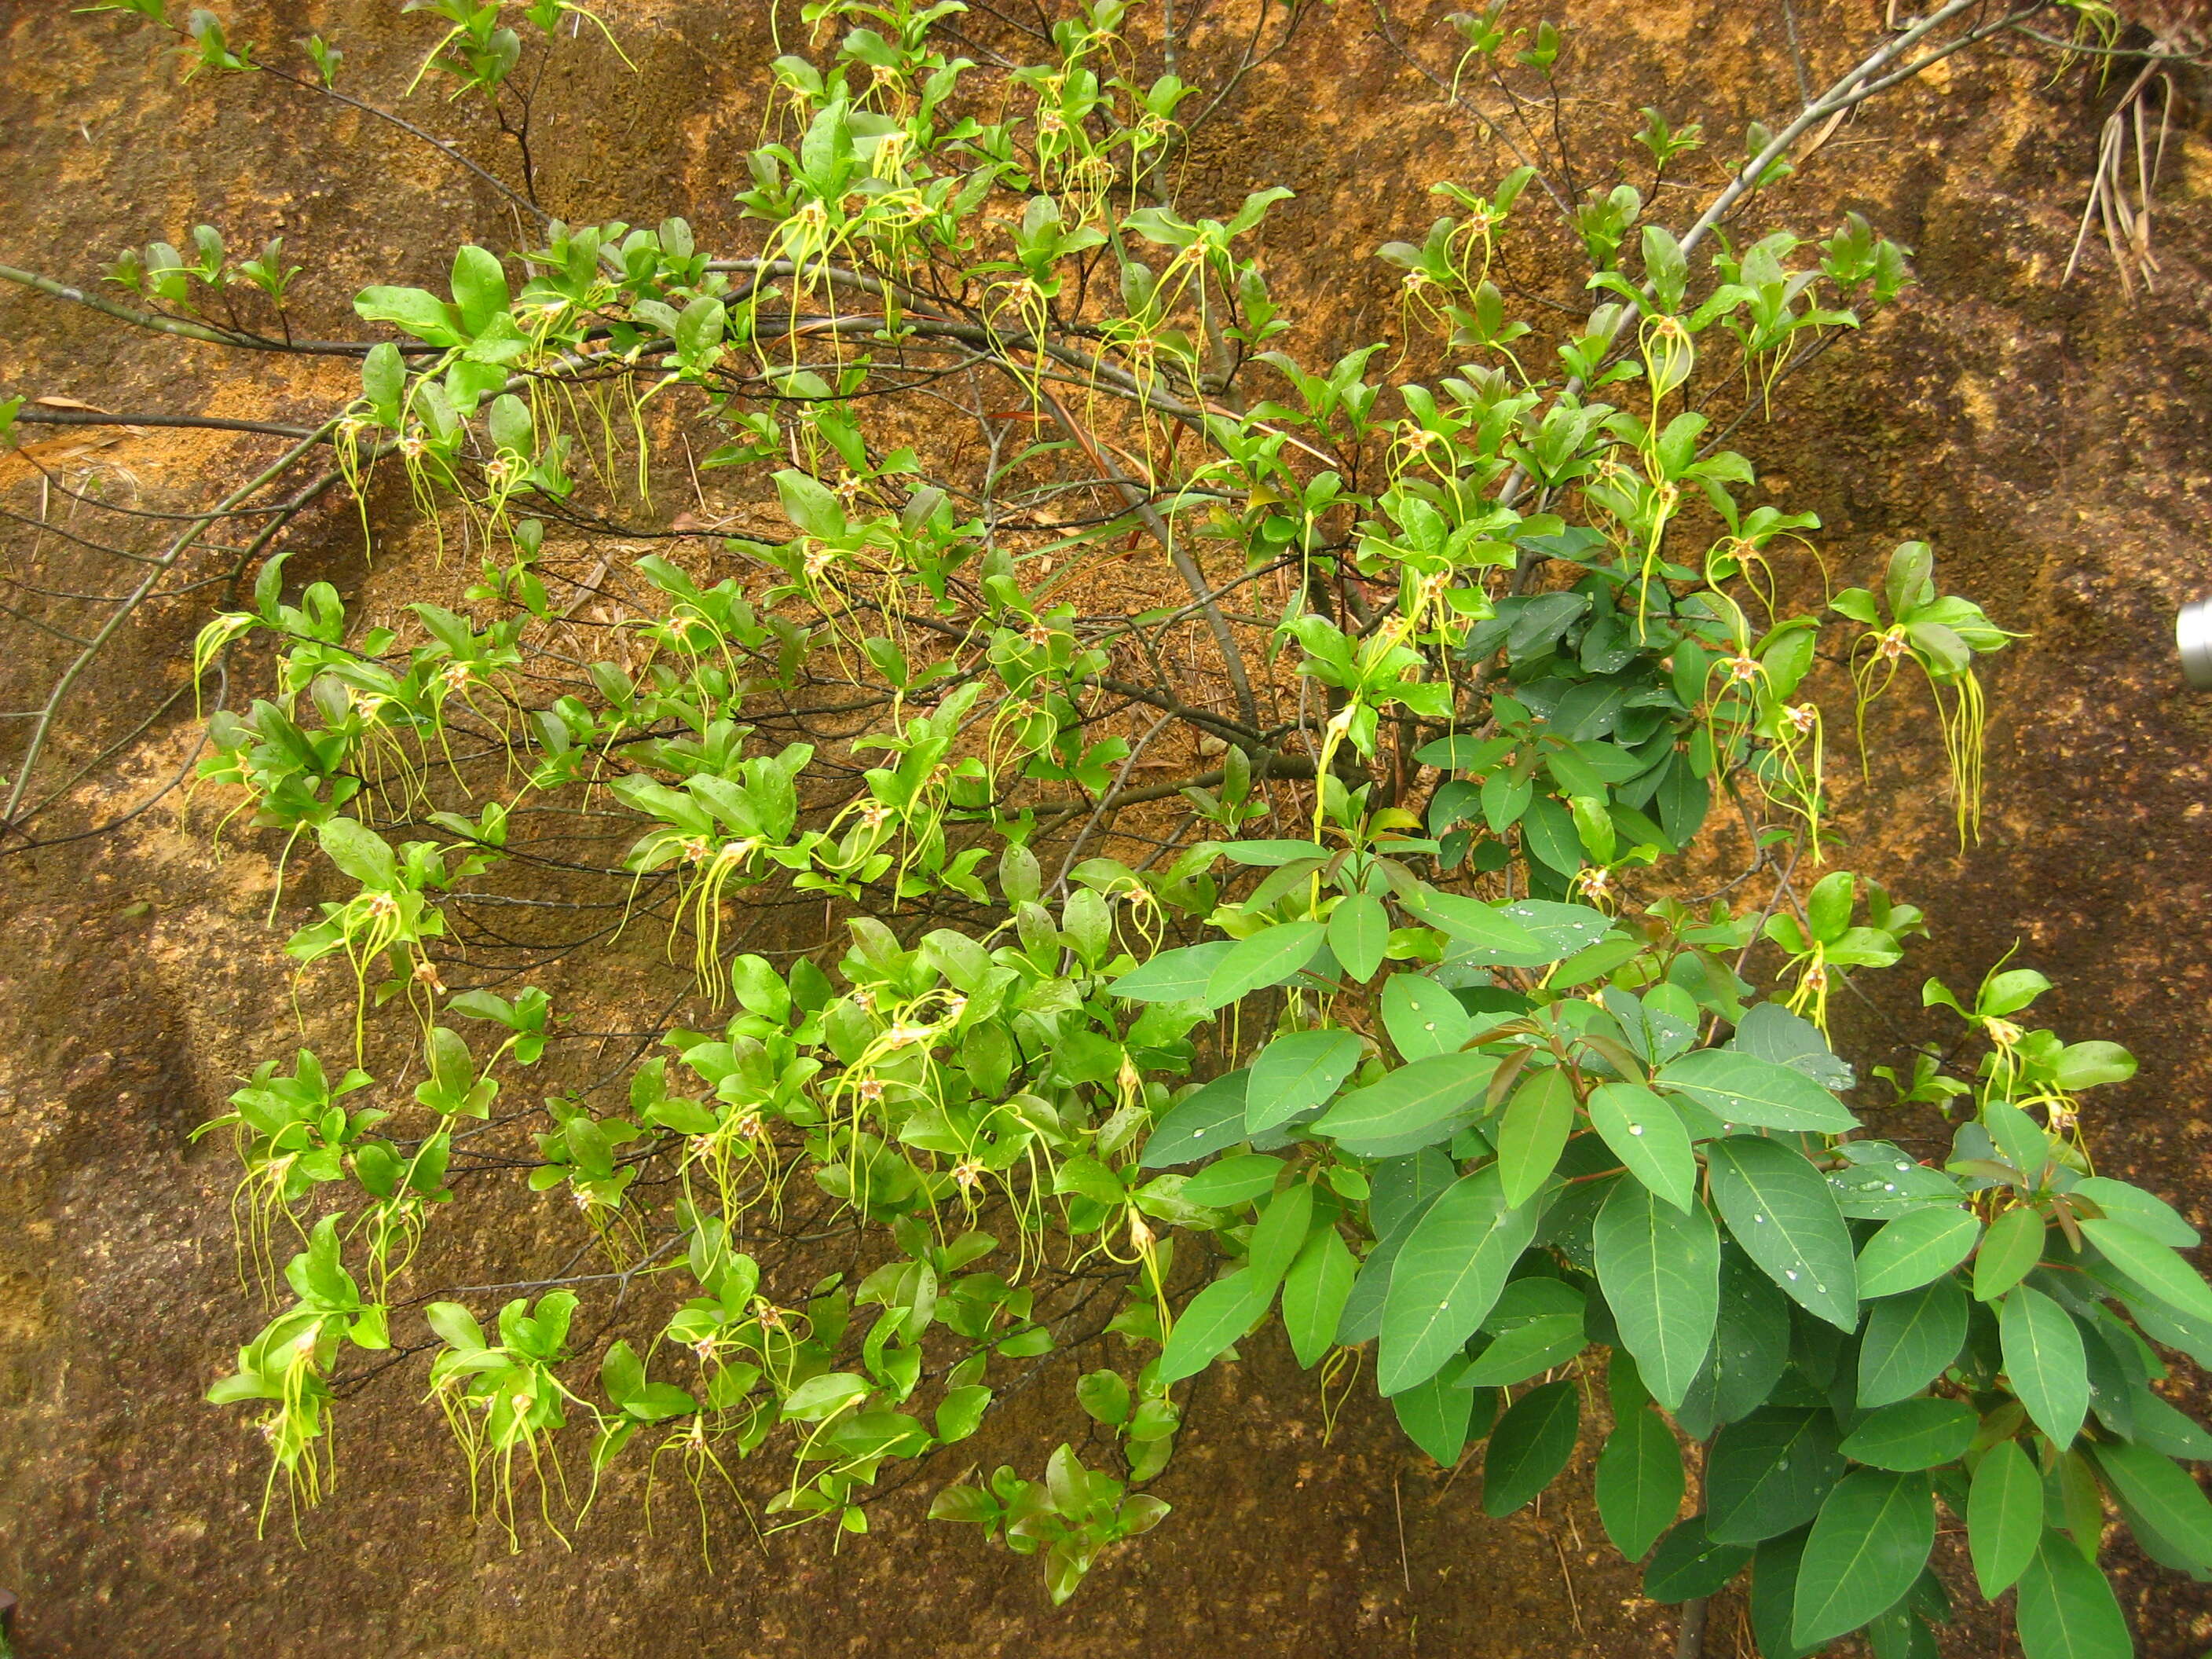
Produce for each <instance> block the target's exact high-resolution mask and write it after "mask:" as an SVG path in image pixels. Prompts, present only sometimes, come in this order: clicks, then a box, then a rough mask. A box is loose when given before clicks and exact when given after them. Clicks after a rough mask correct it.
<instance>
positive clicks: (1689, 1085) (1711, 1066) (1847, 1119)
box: [1652, 1048, 1858, 1134]
mask: <svg viewBox="0 0 2212 1659" xmlns="http://www.w3.org/2000/svg"><path fill="white" fill-rule="evenodd" d="M1652 1080H1653V1081H1654V1082H1655V1083H1656V1084H1657V1085H1659V1087H1661V1088H1662V1089H1672V1090H1674V1091H1676V1092H1677V1093H1680V1094H1685V1095H1687V1096H1689V1097H1691V1098H1692V1100H1694V1101H1696V1102H1697V1103H1699V1105H1700V1106H1703V1107H1704V1108H1705V1109H1706V1110H1707V1111H1709V1112H1711V1114H1712V1115H1714V1116H1715V1117H1717V1118H1719V1119H1720V1120H1721V1121H1723V1123H1727V1124H1729V1125H1735V1124H1739V1123H1749V1124H1754V1125H1757V1126H1758V1127H1761V1128H1767V1129H1814V1130H1820V1131H1821V1132H1823V1133H1828V1134H1840V1133H1842V1132H1843V1131H1844V1130H1846V1129H1850V1128H1854V1127H1857V1124H1858V1120H1857V1118H1855V1117H1853V1116H1852V1115H1850V1111H1849V1110H1847V1109H1845V1108H1844V1104H1843V1103H1842V1102H1841V1101H1839V1100H1838V1099H1837V1098H1836V1097H1835V1096H1833V1095H1832V1094H1830V1093H1829V1092H1828V1091H1826V1089H1823V1088H1822V1087H1821V1086H1820V1085H1819V1084H1817V1083H1815V1082H1814V1081H1813V1079H1811V1078H1809V1077H1807V1076H1806V1075H1805V1074H1804V1073H1802V1072H1801V1071H1798V1070H1797V1069H1796V1067H1794V1066H1783V1065H1778V1064H1777V1063H1776V1062H1774V1061H1773V1060H1760V1059H1759V1058H1758V1057H1757V1056H1755V1055H1752V1054H1737V1053H1735V1052H1733V1051H1731V1050H1729V1049H1726V1048H1699V1049H1697V1050H1695V1051H1693V1052H1692V1053H1690V1054H1684V1055H1683V1056H1682V1057H1681V1058H1680V1060H1673V1061H1670V1062H1669V1063H1668V1064H1667V1065H1666V1066H1662V1067H1661V1068H1660V1070H1659V1074H1658V1075H1657V1077H1656V1078H1655V1079H1652Z"/></svg>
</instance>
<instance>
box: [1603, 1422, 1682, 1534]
mask: <svg viewBox="0 0 2212 1659" xmlns="http://www.w3.org/2000/svg"><path fill="white" fill-rule="evenodd" d="M1596 1485H1597V1514H1598V1519H1599V1520H1600V1521H1601V1522H1604V1523H1605V1535H1606V1536H1607V1538H1610V1539H1611V1540H1613V1547H1614V1548H1615V1549H1617V1550H1619V1551H1620V1553H1621V1554H1622V1555H1623V1556H1625V1557H1626V1559H1629V1560H1631V1561H1640V1560H1642V1559H1644V1552H1645V1551H1647V1550H1649V1549H1650V1547H1651V1546H1652V1545H1653V1544H1654V1543H1656V1541H1658V1538H1659V1534H1661V1533H1662V1532H1664V1531H1666V1530H1667V1528H1668V1527H1670V1526H1672V1525H1673V1524H1674V1516H1675V1513H1676V1511H1678V1510H1680V1508H1681V1507H1682V1489H1683V1474H1682V1449H1681V1447H1680V1444H1678V1443H1676V1441H1675V1439H1674V1431H1673V1430H1671V1429H1669V1428H1668V1426H1667V1422H1666V1419H1664V1418H1662V1417H1661V1416H1660V1415H1659V1413H1657V1412H1656V1411H1654V1410H1652V1409H1651V1407H1649V1406H1638V1407H1635V1408H1634V1409H1632V1410H1631V1411H1627V1412H1623V1413H1619V1414H1618V1415H1617V1416H1616V1418H1615V1419H1614V1422H1613V1432H1612V1433H1611V1434H1609V1435H1607V1437H1606V1441H1605V1449H1604V1450H1603V1451H1601V1452H1600V1453H1599V1454H1598V1458H1597V1481H1596Z"/></svg>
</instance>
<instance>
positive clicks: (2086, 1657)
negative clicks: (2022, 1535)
mask: <svg viewBox="0 0 2212 1659" xmlns="http://www.w3.org/2000/svg"><path fill="white" fill-rule="evenodd" d="M2015 1619H2016V1623H2017V1629H2018V1631H2019V1633H2020V1646H2021V1652H2022V1653H2023V1654H2025V1655H2026V1656H2027V1659H2131V1656H2132V1655H2133V1654H2134V1652H2135V1644H2134V1643H2133V1641H2132V1640H2131V1639H2130V1637H2129V1635H2128V1621H2127V1619H2126V1617H2125V1616H2124V1614H2123V1613H2121V1612H2120V1604H2119V1601H2118V1599H2117V1598H2116V1597H2115V1596H2114V1595H2112V1585H2111V1583H2108V1582H2107V1581H2106V1577H2105V1575H2104V1574H2103V1573H2101V1572H2100V1571H2097V1569H2096V1568H2095V1567H2093V1566H2092V1565H2090V1564H2089V1563H2088V1562H2087V1561H2086V1560H2084V1559H2082V1557H2081V1551H2079V1550H2077V1549H2075V1547H2074V1546H2073V1545H2072V1543H2070V1542H2069V1541H2068V1540H2067V1539H2066V1538H2065V1537H2064V1535H2063V1534H2059V1533H2056V1532H2045V1534H2044V1535H2043V1541H2042V1542H2041V1544H2040V1545H2039V1546H2038V1547H2037V1549H2036V1552H2035V1556H2034V1559H2033V1560H2031V1561H2030V1562H2029V1563H2028V1564H2027V1571H2025V1572H2023V1573H2022V1574H2021V1580H2020V1603H2019V1607H2018V1610H2017V1612H2016V1613H2015Z"/></svg>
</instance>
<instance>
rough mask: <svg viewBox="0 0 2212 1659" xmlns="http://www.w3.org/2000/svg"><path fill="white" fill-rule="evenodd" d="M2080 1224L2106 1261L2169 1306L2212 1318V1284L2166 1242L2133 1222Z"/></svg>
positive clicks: (2194, 1315) (2208, 1318)
mask: <svg viewBox="0 0 2212 1659" xmlns="http://www.w3.org/2000/svg"><path fill="white" fill-rule="evenodd" d="M2081 1231H2082V1232H2083V1233H2084V1234H2085V1235H2087V1237H2088V1240H2089V1242H2090V1243H2092V1244H2094V1245H2095V1246H2096V1247H2097V1248H2098V1249H2100V1250H2102V1251H2103V1252H2104V1253H2105V1257H2106V1260H2107V1261H2110V1262H2111V1263H2112V1265H2113V1266H2114V1267H2118V1269H2119V1270H2120V1271H2121V1272H2122V1273H2125V1274H2126V1275H2127V1276H2128V1277H2129V1278H2130V1279H2133V1280H2135V1282H2136V1284H2138V1285H2142V1288H2143V1289H2145V1290H2146V1291H2149V1292H2150V1293H2151V1294H2152V1295H2153V1296H2154V1297H2157V1298H2158V1299H2159V1300H2160V1301H2161V1302H2163V1303H2165V1304H2166V1306H2168V1307H2169V1308H2172V1309H2175V1310H2178V1311H2179V1312H2181V1313H2184V1314H2186V1315H2188V1316H2189V1317H2191V1319H2204V1320H2212V1285H2206V1284H2205V1282H2204V1280H2203V1279H2202V1278H2201V1277H2199V1275H2198V1274H2197V1269H2196V1268H2194V1267H2191V1266H2190V1265H2189V1263H2188V1262H2186V1261H2183V1260H2182V1259H2181V1257H2180V1256H2179V1255H2175V1254H2174V1252H2173V1251H2172V1250H2171V1249H2168V1248H2167V1247H2166V1246H2165V1245H2163V1244H2161V1243H2159V1242H2158V1241H2157V1240H2156V1239H2154V1238H2153V1237H2151V1236H2150V1235H2149V1234H2148V1233H2146V1232H2144V1231H2142V1229H2140V1228H2138V1227H2136V1225H2134V1224H2133V1223H2131V1222H2127V1221H2118V1220H2112V1219H2107V1220H2104V1221H2084V1222H2082V1223H2081Z"/></svg>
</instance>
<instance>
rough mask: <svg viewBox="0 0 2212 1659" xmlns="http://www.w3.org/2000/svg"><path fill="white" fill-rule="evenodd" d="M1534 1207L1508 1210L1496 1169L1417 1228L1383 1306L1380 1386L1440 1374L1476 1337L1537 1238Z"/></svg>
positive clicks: (1478, 1175) (1454, 1191)
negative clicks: (1516, 1265)
mask: <svg viewBox="0 0 2212 1659" xmlns="http://www.w3.org/2000/svg"><path fill="white" fill-rule="evenodd" d="M1536 1211H1537V1206H1536V1205H1534V1203H1530V1204H1523V1205H1519V1206H1514V1205H1509V1204H1508V1203H1506V1201H1505V1198H1504V1192H1503V1190H1502V1189H1501V1188H1500V1186H1499V1184H1498V1173H1497V1170H1496V1167H1495V1166H1494V1165H1493V1166H1492V1167H1490V1168H1486V1169H1483V1170H1477V1171H1476V1172H1475V1173H1474V1174H1473V1175H1471V1176H1464V1177H1462V1179H1461V1180H1460V1181H1459V1182H1456V1183H1455V1184H1454V1185H1453V1186H1452V1187H1451V1188H1449V1189H1448V1190H1446V1192H1445V1193H1444V1194H1443V1196H1442V1197H1441V1198H1439V1199H1437V1201H1436V1202H1435V1203H1434V1204H1433V1205H1431V1206H1430V1208H1429V1211H1428V1213H1427V1214H1425V1215H1424V1216H1423V1217H1422V1218H1420V1220H1419V1222H1418V1223H1416V1224H1415V1225H1414V1227H1413V1231H1412V1232H1411V1233H1410V1234H1408V1235H1407V1239H1406V1243H1405V1244H1404V1246H1403V1248H1401V1249H1400V1250H1399V1252H1398V1259H1397V1263H1396V1265H1395V1267H1393V1269H1392V1270H1391V1273H1390V1289H1389V1295H1388V1296H1387V1297H1385V1299H1384V1302H1383V1330H1382V1343H1381V1346H1380V1348H1379V1350H1378V1352H1377V1353H1376V1361H1375V1383H1376V1389H1378V1390H1379V1391H1380V1392H1382V1393H1383V1394H1385V1395H1393V1394H1396V1393H1397V1392H1399V1391H1400V1390H1401V1389H1409V1388H1411V1387H1413V1385H1414V1384H1415V1383H1421V1382H1425V1381H1426V1380H1427V1379H1428V1378H1430V1377H1431V1376H1435V1375H1436V1374H1437V1370H1440V1369H1441V1368H1442V1367H1443V1364H1444V1362H1445V1361H1446V1360H1447V1359H1449V1358H1451V1356H1452V1355H1453V1354H1454V1353H1455V1352H1458V1350H1459V1347H1460V1346H1461V1344H1462V1343H1464V1342H1465V1341H1466V1340H1468V1337H1470V1336H1472V1335H1474V1332H1475V1328H1476V1327H1477V1326H1479V1325H1480V1324H1481V1323H1482V1320H1483V1316H1485V1315H1486V1314H1487V1313H1488V1312H1489V1311H1490V1310H1491V1308H1492V1305H1493V1304H1496V1302H1497V1300H1498V1292H1499V1291H1503V1290H1504V1288H1505V1275H1506V1273H1508V1272H1509V1271H1510V1269H1511V1267H1512V1266H1513V1264H1514V1263H1515V1262H1516V1261H1519V1260H1520V1258H1521V1252H1522V1251H1523V1250H1525V1249H1528V1241H1529V1240H1530V1239H1531V1238H1533V1237H1535V1232H1536V1221H1537V1214H1536Z"/></svg>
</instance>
